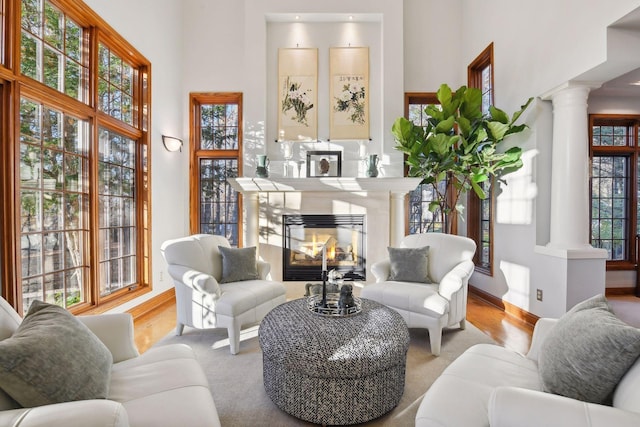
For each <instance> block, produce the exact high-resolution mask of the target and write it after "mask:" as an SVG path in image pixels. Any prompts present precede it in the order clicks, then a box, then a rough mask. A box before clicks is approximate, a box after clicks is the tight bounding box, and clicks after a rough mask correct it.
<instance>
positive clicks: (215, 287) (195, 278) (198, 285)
mask: <svg viewBox="0 0 640 427" xmlns="http://www.w3.org/2000/svg"><path fill="white" fill-rule="evenodd" d="M167 270H168V271H169V275H170V276H171V278H172V279H173V280H175V281H177V282H180V283H182V284H183V285H185V286H188V287H189V288H191V289H193V290H195V291H197V292H199V293H201V294H206V295H208V296H210V297H212V298H213V299H217V298H219V297H220V294H221V293H222V291H221V290H220V285H219V284H218V281H217V280H216V278H215V277H213V276H212V275H210V274H207V273H203V272H201V271H198V270H194V269H193V268H191V267H185V266H183V265H178V264H173V265H169V267H168V269H167Z"/></svg>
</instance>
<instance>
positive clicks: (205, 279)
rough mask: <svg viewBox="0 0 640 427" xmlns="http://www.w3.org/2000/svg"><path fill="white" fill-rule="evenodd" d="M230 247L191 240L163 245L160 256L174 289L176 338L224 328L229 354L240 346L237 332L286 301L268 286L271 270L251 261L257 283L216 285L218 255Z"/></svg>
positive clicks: (275, 286) (214, 239)
mask: <svg viewBox="0 0 640 427" xmlns="http://www.w3.org/2000/svg"><path fill="white" fill-rule="evenodd" d="M218 246H223V247H226V248H228V247H230V245H229V241H228V240H227V239H226V238H224V237H223V236H215V235H211V234H196V235H192V236H188V237H184V238H180V239H174V240H168V241H166V242H164V243H163V244H162V247H161V250H162V255H163V256H164V258H165V260H166V261H167V264H169V267H168V271H169V275H170V276H171V277H172V278H173V281H174V284H175V289H176V314H177V324H176V335H181V334H182V331H183V329H184V327H185V326H190V327H193V328H198V329H208V328H227V331H228V334H229V348H230V351H231V354H236V353H237V352H238V350H239V346H240V329H241V328H242V326H244V325H249V324H254V323H257V322H259V321H260V320H262V318H263V317H264V316H265V315H266V314H267V313H268V312H269V311H271V309H272V308H274V307H276V306H277V305H279V304H282V303H283V302H285V301H286V296H285V294H286V289H285V287H284V285H283V284H282V283H278V282H274V281H272V280H268V277H269V271H270V269H271V266H270V265H269V264H268V263H266V262H264V261H261V260H257V267H258V276H259V278H258V279H255V280H242V281H237V282H231V283H220V281H221V278H222V255H221V253H220V250H219V249H218Z"/></svg>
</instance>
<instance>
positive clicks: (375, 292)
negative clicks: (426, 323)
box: [365, 280, 449, 318]
mask: <svg viewBox="0 0 640 427" xmlns="http://www.w3.org/2000/svg"><path fill="white" fill-rule="evenodd" d="M365 289H366V297H367V298H369V299H372V300H374V301H378V302H379V303H381V304H384V305H386V306H388V307H393V308H400V309H403V310H406V311H409V312H412V313H419V314H424V315H426V316H429V317H435V318H438V317H440V316H442V315H443V314H445V313H447V312H448V311H449V300H447V299H446V298H444V297H443V296H442V295H440V294H439V293H438V284H437V283H433V284H424V283H413V282H397V281H391V280H390V281H387V282H383V283H373V284H371V285H367V286H366V288H365Z"/></svg>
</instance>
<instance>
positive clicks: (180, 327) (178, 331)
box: [176, 322, 184, 336]
mask: <svg viewBox="0 0 640 427" xmlns="http://www.w3.org/2000/svg"><path fill="white" fill-rule="evenodd" d="M182 331H184V324H182V323H180V322H178V324H177V325H176V335H178V336H180V335H182Z"/></svg>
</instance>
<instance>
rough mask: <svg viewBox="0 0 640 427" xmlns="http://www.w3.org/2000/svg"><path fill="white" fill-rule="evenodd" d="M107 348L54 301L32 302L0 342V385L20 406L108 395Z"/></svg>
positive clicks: (97, 397)
mask: <svg viewBox="0 0 640 427" xmlns="http://www.w3.org/2000/svg"><path fill="white" fill-rule="evenodd" d="M112 364H113V358H112V356H111V352H110V351H109V349H108V348H107V347H105V345H104V344H103V343H102V341H100V340H99V339H98V337H97V336H96V335H95V334H94V333H93V332H91V331H90V330H89V328H87V327H86V326H85V325H84V324H83V323H82V322H80V321H79V320H78V319H76V318H75V317H74V316H73V315H72V314H71V313H69V312H68V311H67V310H65V309H64V308H62V307H59V306H57V305H52V304H47V303H44V302H42V301H34V302H33V303H32V304H31V307H30V308H29V311H28V313H27V315H26V316H25V317H24V320H23V321H22V323H21V324H20V326H19V327H18V329H17V330H16V331H15V332H14V334H13V335H12V336H11V337H10V338H7V339H5V340H3V341H0V387H1V388H2V389H3V390H4V391H5V392H6V393H7V394H9V395H10V396H11V397H12V398H13V399H15V400H16V402H18V403H19V404H20V405H22V406H23V407H34V406H41V405H48V404H52V403H61V402H69V401H74V400H86V399H105V398H107V396H108V394H109V381H110V379H111V366H112Z"/></svg>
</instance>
